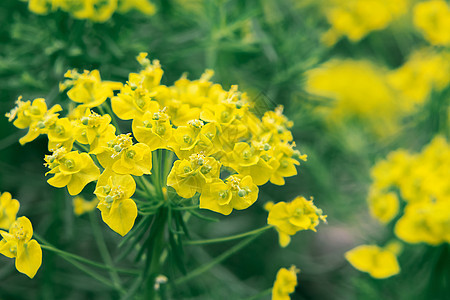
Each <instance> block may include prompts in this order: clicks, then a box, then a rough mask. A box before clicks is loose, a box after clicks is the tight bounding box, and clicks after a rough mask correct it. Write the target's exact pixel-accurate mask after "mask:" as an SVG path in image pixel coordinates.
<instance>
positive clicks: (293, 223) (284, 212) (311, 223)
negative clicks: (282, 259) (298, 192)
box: [267, 196, 326, 247]
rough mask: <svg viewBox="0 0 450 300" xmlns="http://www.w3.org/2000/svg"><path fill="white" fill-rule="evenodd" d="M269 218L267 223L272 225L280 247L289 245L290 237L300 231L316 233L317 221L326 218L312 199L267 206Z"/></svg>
mask: <svg viewBox="0 0 450 300" xmlns="http://www.w3.org/2000/svg"><path fill="white" fill-rule="evenodd" d="M268 207H269V208H270V210H269V216H268V218H267V223H268V224H269V225H274V226H275V229H276V230H277V232H278V234H279V238H280V246H281V247H286V246H287V245H289V243H290V241H291V238H290V236H292V235H294V234H296V233H297V232H298V231H300V230H313V231H316V226H317V225H319V220H322V221H324V222H325V221H326V216H324V215H323V214H322V210H321V209H318V208H317V207H316V206H315V205H314V204H313V201H312V199H311V200H309V201H308V200H306V199H305V198H304V197H301V196H299V197H297V198H295V199H294V200H293V201H292V202H289V203H286V202H278V203H277V204H275V205H273V206H272V207H270V206H268Z"/></svg>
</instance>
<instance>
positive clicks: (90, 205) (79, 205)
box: [73, 196, 98, 216]
mask: <svg viewBox="0 0 450 300" xmlns="http://www.w3.org/2000/svg"><path fill="white" fill-rule="evenodd" d="M97 204H98V199H97V198H94V199H92V200H91V201H86V200H85V199H84V198H83V197H81V196H77V197H75V198H73V212H74V213H75V215H77V216H81V215H82V214H85V213H87V212H91V211H93V210H94V209H95V208H96V207H97Z"/></svg>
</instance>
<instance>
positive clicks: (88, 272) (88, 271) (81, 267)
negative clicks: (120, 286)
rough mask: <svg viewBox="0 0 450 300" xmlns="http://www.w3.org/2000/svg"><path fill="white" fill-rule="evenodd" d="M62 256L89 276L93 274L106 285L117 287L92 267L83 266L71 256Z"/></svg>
mask: <svg viewBox="0 0 450 300" xmlns="http://www.w3.org/2000/svg"><path fill="white" fill-rule="evenodd" d="M61 257H62V258H63V259H65V260H66V261H68V262H70V263H71V264H72V265H73V266H75V267H76V268H78V269H79V270H80V271H83V272H84V273H86V274H88V275H89V276H91V277H92V278H94V279H96V280H98V281H99V282H101V283H103V284H104V285H106V286H108V287H110V288H113V289H116V287H115V286H114V285H113V284H111V282H110V281H109V280H108V279H106V278H104V277H103V276H101V275H99V274H97V273H96V272H94V271H92V270H91V269H89V268H87V267H85V266H83V265H82V264H80V263H78V262H77V261H75V260H73V259H71V258H68V257H65V256H61ZM121 292H122V293H124V292H125V291H124V290H121Z"/></svg>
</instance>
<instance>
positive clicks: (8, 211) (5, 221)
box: [0, 192, 20, 229]
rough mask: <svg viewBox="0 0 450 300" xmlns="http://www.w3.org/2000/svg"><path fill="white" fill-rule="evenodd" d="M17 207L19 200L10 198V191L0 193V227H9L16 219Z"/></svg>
mask: <svg viewBox="0 0 450 300" xmlns="http://www.w3.org/2000/svg"><path fill="white" fill-rule="evenodd" d="M19 207H20V204H19V201H17V200H16V199H12V197H11V194H10V193H8V192H4V193H3V194H0V228H2V229H9V227H10V226H11V224H12V223H13V222H14V221H15V220H16V215H17V212H18V211H19Z"/></svg>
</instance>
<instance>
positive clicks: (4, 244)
mask: <svg viewBox="0 0 450 300" xmlns="http://www.w3.org/2000/svg"><path fill="white" fill-rule="evenodd" d="M0 234H1V236H2V237H3V240H2V241H0V253H1V254H3V255H5V256H6V257H9V258H15V259H16V269H17V271H19V272H21V273H24V274H25V275H27V276H28V277H30V278H33V277H34V275H36V272H37V271H38V269H39V267H40V266H41V263H42V249H41V246H40V245H39V243H38V242H36V241H35V240H32V239H31V238H32V237H33V227H32V225H31V222H30V220H28V219H27V218H26V217H20V218H18V219H17V220H16V221H15V222H14V223H13V224H12V225H11V227H10V228H9V232H6V231H0Z"/></svg>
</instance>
